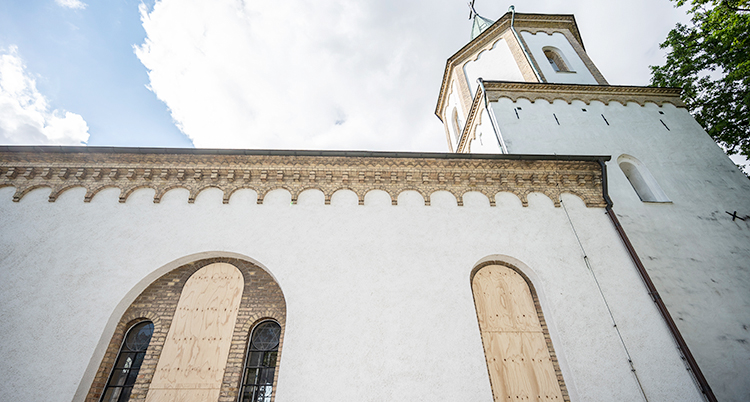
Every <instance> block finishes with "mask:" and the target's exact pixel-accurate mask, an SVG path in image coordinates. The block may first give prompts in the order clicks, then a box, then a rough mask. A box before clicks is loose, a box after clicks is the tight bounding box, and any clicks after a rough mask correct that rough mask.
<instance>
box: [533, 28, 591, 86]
mask: <svg viewBox="0 0 750 402" xmlns="http://www.w3.org/2000/svg"><path fill="white" fill-rule="evenodd" d="M521 36H522V37H523V40H524V41H525V42H526V44H527V45H528V47H529V50H530V51H531V55H532V56H533V57H534V60H536V62H537V63H536V64H537V65H538V66H539V69H540V70H541V71H542V74H543V75H544V78H546V79H547V82H551V83H556V84H592V85H596V84H597V82H596V79H595V78H594V76H593V75H592V74H591V71H589V69H588V67H586V65H585V64H584V63H583V60H581V58H580V57H579V56H578V53H576V51H575V49H573V46H572V45H571V44H570V42H569V41H568V38H566V37H565V35H563V34H562V33H560V32H554V33H553V34H552V35H548V34H546V33H544V32H538V33H536V34H532V33H530V32H528V31H522V32H521ZM546 46H551V47H554V48H557V49H558V50H560V53H561V54H562V56H563V58H564V59H565V61H566V62H567V63H568V67H569V68H570V70H571V71H572V72H558V71H555V70H553V69H552V66H550V64H549V62H548V61H547V56H545V55H544V47H546Z"/></svg>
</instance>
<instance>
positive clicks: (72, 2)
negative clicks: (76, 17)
mask: <svg viewBox="0 0 750 402" xmlns="http://www.w3.org/2000/svg"><path fill="white" fill-rule="evenodd" d="M55 3H57V5H58V6H60V7H65V8H72V9H74V10H83V9H84V8H86V3H84V2H82V1H81V0H55Z"/></svg>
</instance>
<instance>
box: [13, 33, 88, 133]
mask: <svg viewBox="0 0 750 402" xmlns="http://www.w3.org/2000/svg"><path fill="white" fill-rule="evenodd" d="M88 130H89V128H88V125H87V124H86V122H85V121H84V120H83V118H82V117H81V116H80V115H77V114H75V113H71V112H67V111H62V110H57V109H55V110H52V111H50V106H49V103H48V102H47V99H46V98H45V97H44V95H42V94H41V93H39V91H38V90H37V89H36V80H34V78H33V77H32V76H31V75H30V74H29V73H28V72H26V66H24V64H23V61H22V60H21V58H20V57H19V56H18V49H17V48H16V47H15V46H11V47H10V48H9V49H3V48H0V143H2V144H65V145H81V144H82V143H85V142H86V141H87V140H88V138H89V133H88Z"/></svg>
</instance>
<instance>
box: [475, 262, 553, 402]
mask: <svg viewBox="0 0 750 402" xmlns="http://www.w3.org/2000/svg"><path fill="white" fill-rule="evenodd" d="M471 285H472V290H473V293H474V304H475V306H476V309H477V319H478V320H479V329H480V331H481V333H482V344H483V345H484V354H485V359H486V360H487V369H488V372H489V375H490V385H491V386H492V393H493V395H494V400H495V401H510V400H513V401H516V400H545V401H547V400H553V401H562V400H564V399H565V397H566V396H567V390H566V387H565V383H564V382H563V380H562V374H561V373H560V369H559V366H558V364H557V360H556V358H555V356H556V355H555V353H554V350H553V349H552V342H551V341H550V338H549V333H548V332H547V330H546V323H545V321H544V316H543V315H542V313H541V308H540V306H539V304H538V298H537V297H536V294H535V292H534V288H533V287H531V286H530V283H528V282H527V281H526V279H525V277H524V276H522V274H520V273H519V272H518V271H516V270H515V269H514V268H511V267H510V266H506V265H505V264H504V263H501V262H494V261H493V262H488V263H487V265H485V266H483V267H481V268H480V269H479V270H478V271H477V272H476V273H475V274H474V277H473V278H472V281H471Z"/></svg>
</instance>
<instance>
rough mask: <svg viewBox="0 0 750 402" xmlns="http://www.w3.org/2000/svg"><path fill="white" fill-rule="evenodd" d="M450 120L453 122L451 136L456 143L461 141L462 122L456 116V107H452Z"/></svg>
mask: <svg viewBox="0 0 750 402" xmlns="http://www.w3.org/2000/svg"><path fill="white" fill-rule="evenodd" d="M451 122H452V123H453V137H454V138H455V140H456V144H458V143H459V142H460V141H461V131H463V122H462V121H461V118H460V117H458V108H455V107H454V108H453V116H451Z"/></svg>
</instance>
